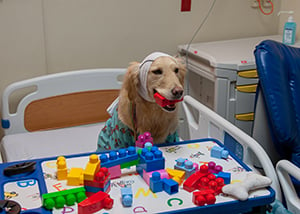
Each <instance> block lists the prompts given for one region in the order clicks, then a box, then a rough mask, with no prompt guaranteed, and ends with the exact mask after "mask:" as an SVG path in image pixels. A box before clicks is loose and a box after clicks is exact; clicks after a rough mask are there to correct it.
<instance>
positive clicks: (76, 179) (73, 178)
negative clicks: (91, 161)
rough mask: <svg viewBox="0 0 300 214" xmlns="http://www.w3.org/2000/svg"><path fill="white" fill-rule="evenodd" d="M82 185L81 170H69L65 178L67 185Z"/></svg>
mask: <svg viewBox="0 0 300 214" xmlns="http://www.w3.org/2000/svg"><path fill="white" fill-rule="evenodd" d="M82 184H83V169H82V168H71V169H70V172H69V174H68V176H67V185H69V186H79V185H82Z"/></svg>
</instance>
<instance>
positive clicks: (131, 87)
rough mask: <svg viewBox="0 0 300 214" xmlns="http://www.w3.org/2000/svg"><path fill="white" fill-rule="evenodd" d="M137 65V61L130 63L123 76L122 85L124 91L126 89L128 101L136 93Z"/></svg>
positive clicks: (134, 96)
mask: <svg viewBox="0 0 300 214" xmlns="http://www.w3.org/2000/svg"><path fill="white" fill-rule="evenodd" d="M139 65H140V64H139V63H138V62H132V63H130V65H129V67H128V69H127V72H126V74H125V76H124V82H123V86H122V87H123V90H124V91H127V96H128V99H129V100H130V101H133V100H134V99H135V98H136V96H137V95H138V94H137V93H138V84H139Z"/></svg>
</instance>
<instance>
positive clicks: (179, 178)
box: [166, 168, 185, 184]
mask: <svg viewBox="0 0 300 214" xmlns="http://www.w3.org/2000/svg"><path fill="white" fill-rule="evenodd" d="M166 172H167V173H168V174H169V176H170V177H171V178H172V179H173V180H174V181H176V182H177V183H179V184H181V183H182V182H183V181H184V179H185V171H182V170H179V169H171V168H166Z"/></svg>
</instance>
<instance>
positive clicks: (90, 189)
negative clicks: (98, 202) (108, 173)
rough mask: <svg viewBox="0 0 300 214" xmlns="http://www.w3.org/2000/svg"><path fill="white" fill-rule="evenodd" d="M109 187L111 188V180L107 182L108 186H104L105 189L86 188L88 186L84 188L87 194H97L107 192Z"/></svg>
mask: <svg viewBox="0 0 300 214" xmlns="http://www.w3.org/2000/svg"><path fill="white" fill-rule="evenodd" d="M109 186H110V180H109V181H108V182H107V184H106V185H105V186H104V188H101V187H92V186H86V185H85V186H84V188H85V190H86V191H87V192H93V193H96V192H99V191H102V192H106V190H107V189H108V188H109Z"/></svg>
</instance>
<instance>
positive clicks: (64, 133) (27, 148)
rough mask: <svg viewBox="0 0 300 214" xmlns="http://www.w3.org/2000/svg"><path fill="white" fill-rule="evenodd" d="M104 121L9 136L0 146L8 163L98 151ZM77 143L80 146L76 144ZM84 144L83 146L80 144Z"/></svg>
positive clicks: (3, 157)
mask: <svg viewBox="0 0 300 214" xmlns="http://www.w3.org/2000/svg"><path fill="white" fill-rule="evenodd" d="M103 126H104V123H98V124H93V125H88V126H78V127H71V128H64V129H56V130H49V131H38V132H27V133H20V134H13V135H6V136H4V137H3V138H2V140H1V144H0V146H1V147H0V148H1V155H2V159H3V161H4V162H11V161H20V160H28V159H35V158H44V157H51V156H59V155H70V154H79V153H86V152H93V151H96V148H97V141H98V134H99V132H100V130H101V129H102V127H103ZM74 145H76V146H74ZM78 145H80V146H78Z"/></svg>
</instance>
